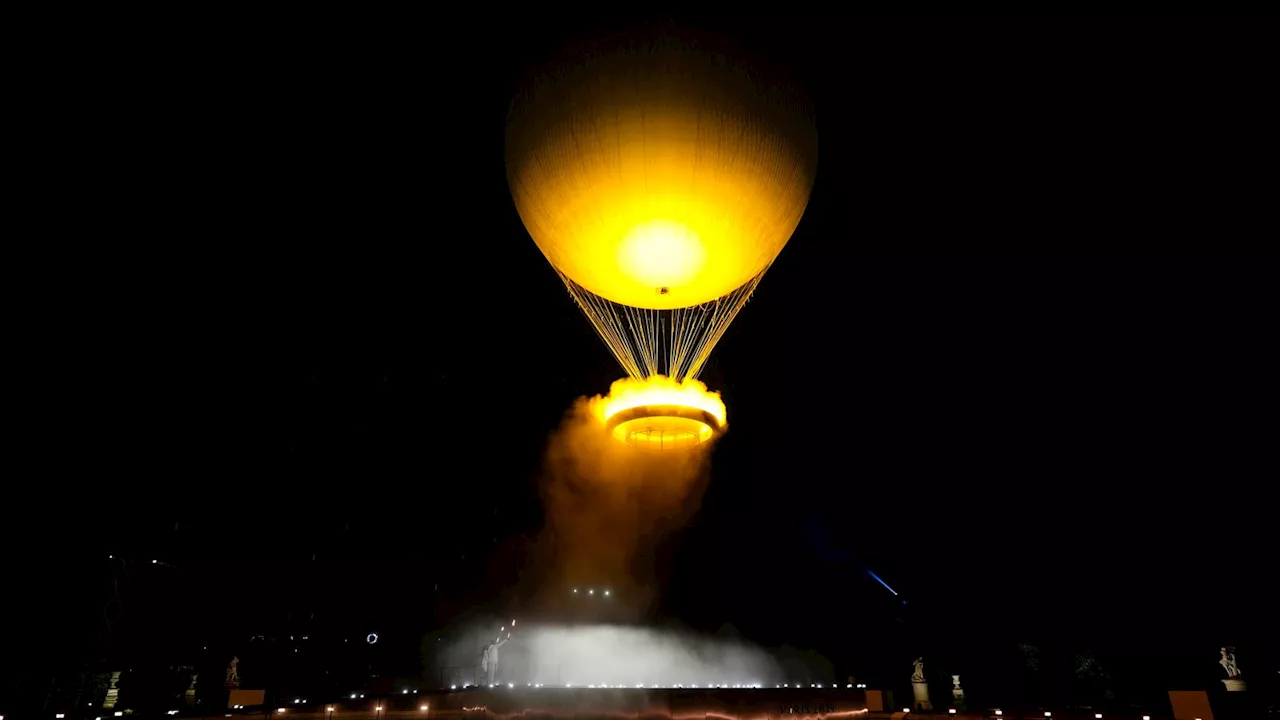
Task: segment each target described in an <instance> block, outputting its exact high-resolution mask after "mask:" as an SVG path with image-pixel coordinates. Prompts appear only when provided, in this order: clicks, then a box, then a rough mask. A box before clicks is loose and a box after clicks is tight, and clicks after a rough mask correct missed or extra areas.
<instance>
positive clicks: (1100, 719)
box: [1093, 713, 1102, 720]
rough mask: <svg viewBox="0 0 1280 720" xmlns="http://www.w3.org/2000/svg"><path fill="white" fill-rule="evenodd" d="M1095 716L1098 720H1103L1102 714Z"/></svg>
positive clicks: (1095, 714)
mask: <svg viewBox="0 0 1280 720" xmlns="http://www.w3.org/2000/svg"><path fill="white" fill-rule="evenodd" d="M1093 716H1094V717H1095V718H1097V720H1102V713H1094V714H1093Z"/></svg>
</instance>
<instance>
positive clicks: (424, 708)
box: [418, 705, 427, 712]
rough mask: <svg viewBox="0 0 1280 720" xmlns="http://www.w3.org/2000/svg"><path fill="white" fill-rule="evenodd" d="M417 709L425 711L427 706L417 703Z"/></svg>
mask: <svg viewBox="0 0 1280 720" xmlns="http://www.w3.org/2000/svg"><path fill="white" fill-rule="evenodd" d="M418 709H419V710H421V711H422V712H426V711H427V706H426V705H419V706H418Z"/></svg>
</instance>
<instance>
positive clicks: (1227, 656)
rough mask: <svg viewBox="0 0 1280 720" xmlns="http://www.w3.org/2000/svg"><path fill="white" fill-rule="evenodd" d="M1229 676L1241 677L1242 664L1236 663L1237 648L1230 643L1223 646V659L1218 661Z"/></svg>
mask: <svg viewBox="0 0 1280 720" xmlns="http://www.w3.org/2000/svg"><path fill="white" fill-rule="evenodd" d="M1218 664H1219V665H1221V666H1222V669H1223V670H1226V671H1227V677H1228V678H1232V679H1234V678H1238V677H1240V666H1239V665H1237V664H1236V649H1235V648H1234V647H1232V646H1230V645H1228V646H1227V647H1224V648H1222V659H1221V660H1219V661H1218Z"/></svg>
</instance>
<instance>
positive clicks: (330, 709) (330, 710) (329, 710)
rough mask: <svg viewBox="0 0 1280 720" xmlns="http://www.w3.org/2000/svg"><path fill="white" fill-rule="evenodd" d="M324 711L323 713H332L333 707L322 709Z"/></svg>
mask: <svg viewBox="0 0 1280 720" xmlns="http://www.w3.org/2000/svg"><path fill="white" fill-rule="evenodd" d="M324 711H325V712H333V706H332V705H330V706H329V707H327V708H325V709H324Z"/></svg>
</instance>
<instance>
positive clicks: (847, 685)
mask: <svg viewBox="0 0 1280 720" xmlns="http://www.w3.org/2000/svg"><path fill="white" fill-rule="evenodd" d="M845 687H847V688H851V687H853V683H845Z"/></svg>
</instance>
